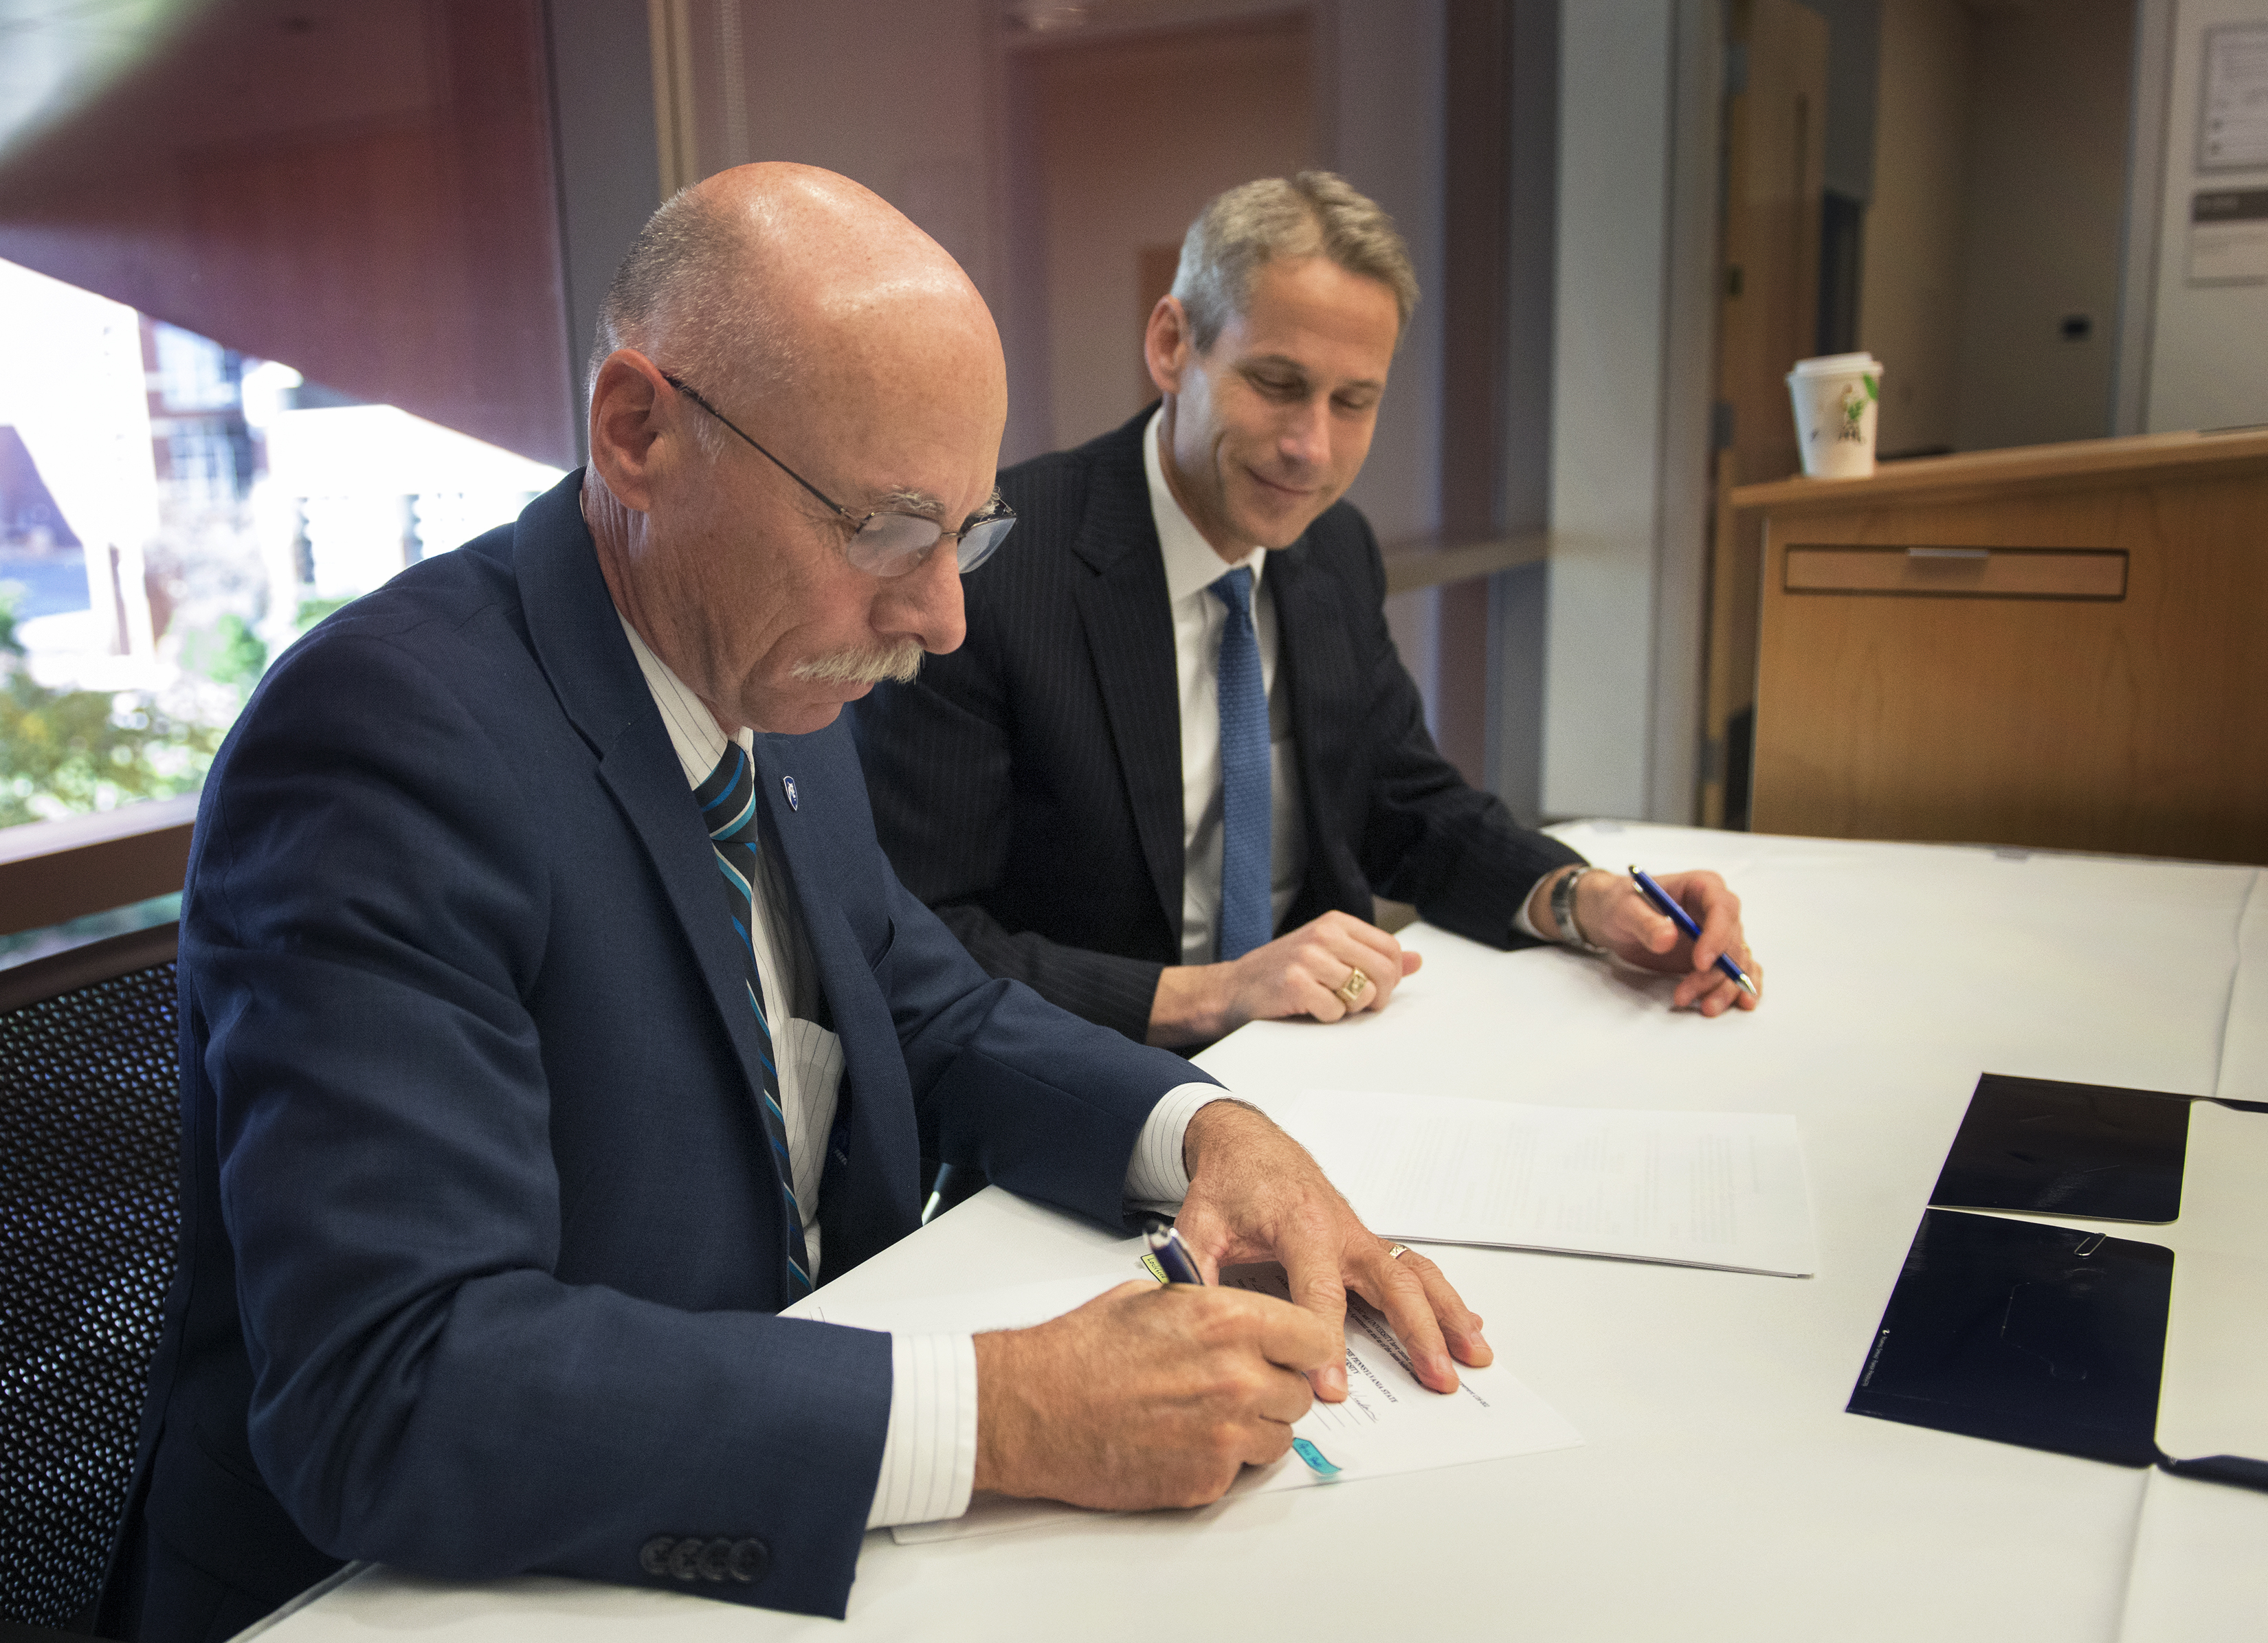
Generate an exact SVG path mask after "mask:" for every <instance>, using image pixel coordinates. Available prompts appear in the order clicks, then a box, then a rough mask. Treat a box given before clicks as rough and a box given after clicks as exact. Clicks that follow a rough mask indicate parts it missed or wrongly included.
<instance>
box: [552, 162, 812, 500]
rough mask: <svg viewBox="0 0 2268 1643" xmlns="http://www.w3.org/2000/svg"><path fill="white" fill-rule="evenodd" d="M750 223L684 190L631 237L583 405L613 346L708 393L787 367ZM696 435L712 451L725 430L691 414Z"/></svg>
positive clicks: (748, 386)
mask: <svg viewBox="0 0 2268 1643" xmlns="http://www.w3.org/2000/svg"><path fill="white" fill-rule="evenodd" d="M757 249H758V247H757V243H756V239H755V234H754V232H752V230H751V227H750V225H747V223H746V222H744V221H742V220H741V219H740V218H738V217H734V216H733V214H731V213H729V212H726V211H725V210H720V209H719V208H718V206H717V205H715V204H714V203H711V202H710V201H709V200H707V199H704V198H703V197H702V196H700V195H696V193H695V192H694V191H693V190H692V189H690V188H681V189H679V190H678V191H677V192H676V193H675V194H674V195H671V196H670V197H669V198H668V199H666V200H665V201H663V202H662V203H661V206H660V208H659V210H656V211H655V212H654V214H653V215H652V217H648V218H646V223H645V226H644V228H642V229H640V230H639V231H638V236H637V239H634V240H632V241H631V242H630V253H629V254H628V255H626V256H625V257H623V259H622V267H621V268H619V269H616V270H615V277H614V282H613V284H609V285H608V287H607V297H606V300H605V302H604V303H603V304H602V305H601V306H600V310H599V323H598V328H597V335H596V336H595V338H594V339H593V345H592V349H591V357H590V359H589V361H588V362H587V363H586V364H585V367H584V372H583V397H584V400H585V403H587V402H589V399H590V396H591V394H592V391H593V389H594V388H596V387H597V386H598V381H599V367H600V366H601V365H605V364H606V362H607V356H608V355H609V354H611V353H613V352H614V351H615V350H616V349H618V348H634V349H637V350H638V351H639V352H640V353H643V354H645V355H648V356H649V357H652V356H653V355H655V354H656V353H657V351H658V350H660V349H661V348H662V347H663V346H664V345H665V340H666V347H667V349H668V355H669V357H667V358H666V359H664V358H656V359H655V361H654V363H655V364H657V365H661V366H662V367H663V368H664V369H666V370H668V371H670V372H674V373H675V374H677V375H679V376H681V377H683V378H684V379H686V380H687V381H688V382H689V383H691V384H692V386H693V387H696V388H699V389H700V390H701V391H702V392H703V394H708V395H710V396H711V398H712V399H713V398H715V397H716V396H717V395H718V394H728V396H729V397H738V396H740V395H743V394H751V393H754V392H758V391H762V390H763V389H765V388H769V387H775V386H777V385H778V384H779V383H780V382H782V381H784V380H785V379H788V378H789V377H791V376H792V374H793V369H794V365H795V361H794V358H793V357H792V350H790V348H789V347H788V345H787V342H786V328H784V327H783V326H782V325H781V324H780V323H779V322H778V319H777V315H776V314H774V313H772V311H771V309H770V305H768V304H767V303H765V302H763V301H762V299H761V298H759V296H758V295H757V294H756V292H755V289H754V287H755V284H756V282H755V281H752V280H751V279H750V278H749V271H750V267H751V264H752V263H753V262H755V254H756V252H757ZM692 425H693V429H694V438H695V439H696V442H697V443H698V444H699V445H700V446H701V447H702V449H703V450H704V451H706V452H708V453H709V454H711V455H712V456H713V455H715V454H716V453H718V451H719V450H721V449H723V447H724V442H725V438H726V435H725V431H724V430H723V429H722V428H720V427H718V425H717V424H716V421H715V419H714V418H712V417H710V416H696V417H695V418H694V419H693V424H692Z"/></svg>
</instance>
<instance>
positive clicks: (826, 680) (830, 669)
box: [789, 639, 925, 684]
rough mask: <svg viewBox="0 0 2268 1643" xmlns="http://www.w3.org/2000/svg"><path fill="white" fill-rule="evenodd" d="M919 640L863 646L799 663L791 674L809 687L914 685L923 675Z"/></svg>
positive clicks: (791, 670) (921, 651)
mask: <svg viewBox="0 0 2268 1643" xmlns="http://www.w3.org/2000/svg"><path fill="white" fill-rule="evenodd" d="M924 653H925V652H924V651H923V650H922V647H921V641H920V640H919V639H900V640H898V641H897V642H896V643H895V644H894V645H857V646H854V647H853V648H851V649H850V650H844V651H833V652H828V654H827V655H825V656H814V657H813V658H812V659H810V660H809V661H807V662H798V663H797V664H796V665H795V666H794V667H792V668H791V669H790V670H789V671H790V673H791V674H792V675H793V676H794V677H795V678H798V679H800V680H802V681H803V682H806V684H881V683H883V682H889V683H892V684H911V683H912V682H913V680H914V675H915V674H917V673H919V672H921V665H922V657H923V655H924Z"/></svg>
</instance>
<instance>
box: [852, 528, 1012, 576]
mask: <svg viewBox="0 0 2268 1643" xmlns="http://www.w3.org/2000/svg"><path fill="white" fill-rule="evenodd" d="M1015 522H1016V521H1015V519H1014V518H1013V516H1011V517H1009V518H1006V519H985V520H983V521H982V522H981V523H978V524H976V525H972V526H970V527H968V529H967V530H966V531H964V532H963V533H962V534H961V538H960V540H959V542H957V543H956V544H955V547H956V549H957V553H956V558H957V560H958V563H959V566H960V569H961V572H962V573H963V574H964V575H965V574H967V573H968V571H974V570H975V569H976V567H977V566H978V565H980V564H983V563H984V561H985V560H987V559H989V558H990V557H991V556H992V550H993V549H995V548H998V546H999V545H1000V539H1001V538H1002V537H1004V536H1005V535H1006V534H1008V527H1010V526H1012V525H1013V524H1014V523H1015ZM944 534H945V531H944V528H943V527H940V526H939V524H938V522H937V521H936V520H935V519H924V518H922V517H921V515H919V514H918V513H877V514H875V515H874V516H873V518H872V519H868V520H867V521H866V523H865V526H864V527H861V528H860V530H859V531H858V534H857V535H855V536H853V537H851V564H854V565H856V566H858V569H860V570H861V571H865V572H866V573H867V574H868V575H869V576H883V577H889V576H903V575H905V574H906V573H907V572H908V571H911V570H912V569H914V567H915V566H917V565H918V564H920V563H921V562H922V560H923V559H924V557H926V556H927V555H928V553H929V550H930V549H932V548H934V547H936V546H937V542H938V538H939V537H940V536H942V535H944Z"/></svg>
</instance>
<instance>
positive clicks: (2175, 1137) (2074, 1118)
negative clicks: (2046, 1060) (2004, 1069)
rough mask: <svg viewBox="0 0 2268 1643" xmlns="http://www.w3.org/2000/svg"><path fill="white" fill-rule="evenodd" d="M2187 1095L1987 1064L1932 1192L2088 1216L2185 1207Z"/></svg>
mask: <svg viewBox="0 0 2268 1643" xmlns="http://www.w3.org/2000/svg"><path fill="white" fill-rule="evenodd" d="M2190 1106H2191V1098H2190V1097H2189V1096H2186V1095H2168V1094H2160V1093H2159V1092H2157V1091H2155V1090H2130V1089H2117V1088H2114V1087H2110V1086H2109V1085H2102V1084H2062V1083H2058V1082H2057V1081H2055V1080H2054V1079H2019V1078H2010V1077H2008V1076H2007V1074H2005V1073H1999V1072H1987V1073H1986V1074H1985V1076H1984V1077H1982V1078H1980V1079H1977V1090H1976V1093H1975V1094H1972V1095H1971V1096H1970V1098H1969V1111H1968V1114H1967V1116H1964V1117H1963V1118H1962V1121H1961V1130H1960V1133H1958V1134H1957V1135H1955V1137H1954V1138H1953V1146H1952V1149H1951V1150H1950V1151H1949V1152H1948V1153H1947V1154H1946V1157H1945V1168H1944V1170H1943V1171H1942V1172H1941V1173H1940V1175H1938V1178H1937V1186H1936V1188H1935V1190H1933V1191H1932V1192H1931V1193H1930V1195H1929V1201H1930V1202H1931V1203H1932V1204H1933V1205H1940V1206H1954V1205H1957V1206H1960V1207H1962V1208H1965V1209H1977V1210H2021V1211H2026V1212H2029V1213H2031V1214H2034V1215H2071V1216H2079V1217H2082V1218H2085V1219H2090V1220H2113V1221H2159V1222H2163V1221H2170V1220H2175V1219H2178V1218H2179V1217H2180V1215H2181V1212H2182V1160H2183V1154H2184V1153H2185V1151H2186V1149H2187V1147H2188V1146H2189V1133H2190Z"/></svg>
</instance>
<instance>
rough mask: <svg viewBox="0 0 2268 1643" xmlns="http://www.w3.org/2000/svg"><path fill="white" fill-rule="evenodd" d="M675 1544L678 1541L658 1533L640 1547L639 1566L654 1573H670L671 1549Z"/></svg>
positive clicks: (649, 1572)
mask: <svg viewBox="0 0 2268 1643" xmlns="http://www.w3.org/2000/svg"><path fill="white" fill-rule="evenodd" d="M675 1544H677V1542H676V1541H674V1539H672V1538H671V1537H670V1536H667V1535H656V1536H654V1537H653V1538H652V1540H650V1541H648V1542H646V1544H644V1545H643V1546H640V1547H639V1548H638V1567H639V1568H641V1569H644V1571H645V1572H646V1573H648V1574H652V1575H664V1574H666V1573H669V1549H670V1548H671V1547H672V1546H674V1545H675Z"/></svg>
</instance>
